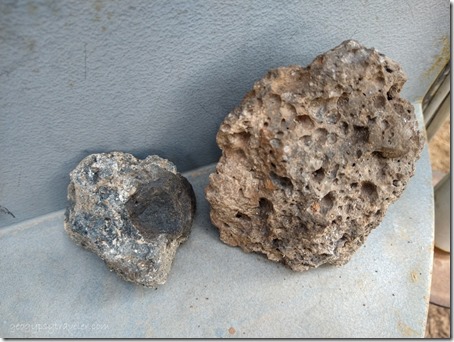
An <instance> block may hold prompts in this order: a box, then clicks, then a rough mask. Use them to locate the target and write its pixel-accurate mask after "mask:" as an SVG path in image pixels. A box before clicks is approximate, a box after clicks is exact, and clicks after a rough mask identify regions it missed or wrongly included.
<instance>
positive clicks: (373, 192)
mask: <svg viewBox="0 0 454 342" xmlns="http://www.w3.org/2000/svg"><path fill="white" fill-rule="evenodd" d="M361 195H362V197H363V198H364V199H366V200H368V201H369V202H374V201H376V200H377V199H378V191H377V186H376V185H375V184H374V183H372V182H363V183H362V184H361Z"/></svg>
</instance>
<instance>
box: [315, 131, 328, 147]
mask: <svg viewBox="0 0 454 342" xmlns="http://www.w3.org/2000/svg"><path fill="white" fill-rule="evenodd" d="M327 135H328V131H327V130H326V129H324V128H317V129H316V130H315V132H314V138H315V140H316V141H318V142H319V143H320V144H324V143H325V142H326V137H327Z"/></svg>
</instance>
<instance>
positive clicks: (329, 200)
mask: <svg viewBox="0 0 454 342" xmlns="http://www.w3.org/2000/svg"><path fill="white" fill-rule="evenodd" d="M334 199H335V197H334V194H333V192H332V191H331V192H330V193H328V194H327V195H326V196H325V197H323V198H322V200H321V201H320V211H321V213H322V214H326V213H327V212H328V211H329V210H330V209H331V208H332V207H333V205H334Z"/></svg>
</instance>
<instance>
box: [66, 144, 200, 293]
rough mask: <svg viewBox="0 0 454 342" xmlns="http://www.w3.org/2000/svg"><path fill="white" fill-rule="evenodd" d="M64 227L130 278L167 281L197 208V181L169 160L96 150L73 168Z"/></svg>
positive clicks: (141, 281)
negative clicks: (178, 169)
mask: <svg viewBox="0 0 454 342" xmlns="http://www.w3.org/2000/svg"><path fill="white" fill-rule="evenodd" d="M68 199H69V206H68V208H67V210H66V217H65V230H66V232H67V233H68V234H69V236H70V237H71V238H72V239H73V240H74V241H75V242H76V243H78V244H80V245H82V246H84V247H85V248H87V249H88V250H90V251H92V252H93V253H95V254H97V255H98V256H99V257H101V258H102V259H103V260H104V261H105V263H106V264H107V266H108V267H109V268H110V269H111V270H113V271H115V272H117V273H118V274H119V275H120V276H121V277H123V278H124V279H125V280H128V281H132V282H134V283H137V284H141V285H144V286H153V285H155V284H164V283H165V281H166V279H167V275H168V274H169V271H170V268H171V265H172V261H173V259H174V257H175V253H176V250H177V248H178V246H179V245H180V244H181V243H182V242H184V241H185V240H186V239H187V238H188V236H189V233H190V230H191V225H192V220H193V218H194V214H195V196H194V192H193V189H192V186H191V185H190V184H189V182H188V181H187V180H186V178H184V177H183V176H182V175H181V174H179V173H178V172H177V170H176V167H175V165H173V164H172V163H171V162H169V161H168V160H165V159H162V158H160V157H158V156H149V157H147V158H146V159H144V160H138V159H136V158H134V156H132V155H131V154H128V153H121V152H112V153H100V154H92V155H89V156H88V157H86V158H85V159H83V160H82V161H81V162H80V163H79V165H78V166H77V167H76V168H75V169H74V170H73V171H72V172H71V173H70V184H69V186H68Z"/></svg>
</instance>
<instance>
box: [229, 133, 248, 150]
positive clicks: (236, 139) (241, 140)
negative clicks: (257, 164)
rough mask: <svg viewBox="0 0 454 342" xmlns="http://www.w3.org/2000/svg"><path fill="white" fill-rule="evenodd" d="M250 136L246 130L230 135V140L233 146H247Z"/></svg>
mask: <svg viewBox="0 0 454 342" xmlns="http://www.w3.org/2000/svg"><path fill="white" fill-rule="evenodd" d="M250 138H251V133H248V132H241V133H236V134H233V135H232V137H231V139H232V140H231V142H232V145H233V146H235V147H241V148H247V146H248V144H249V139H250Z"/></svg>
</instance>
